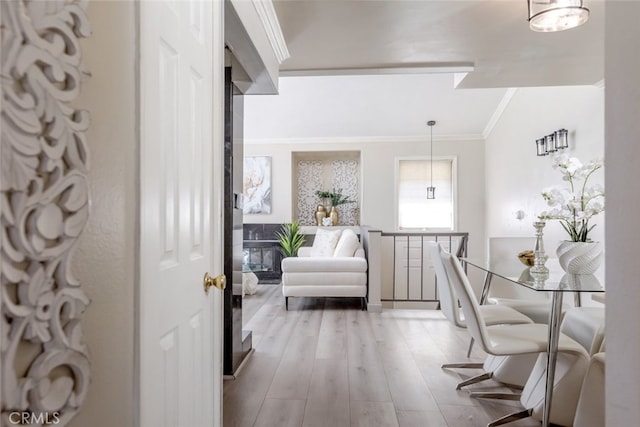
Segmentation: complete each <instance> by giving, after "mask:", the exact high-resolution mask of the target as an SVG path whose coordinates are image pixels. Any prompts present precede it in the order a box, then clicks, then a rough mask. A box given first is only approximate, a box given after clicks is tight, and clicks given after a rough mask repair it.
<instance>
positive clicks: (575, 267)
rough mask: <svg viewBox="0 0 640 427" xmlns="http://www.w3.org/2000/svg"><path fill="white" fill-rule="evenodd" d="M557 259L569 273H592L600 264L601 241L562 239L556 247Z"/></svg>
mask: <svg viewBox="0 0 640 427" xmlns="http://www.w3.org/2000/svg"><path fill="white" fill-rule="evenodd" d="M556 254H557V255H558V261H559V262H560V266H561V267H562V269H563V270H564V271H566V272H567V273H570V274H593V273H595V271H596V270H597V269H598V267H600V264H602V243H600V242H570V241H568V240H564V241H563V242H562V243H560V246H558V249H556Z"/></svg>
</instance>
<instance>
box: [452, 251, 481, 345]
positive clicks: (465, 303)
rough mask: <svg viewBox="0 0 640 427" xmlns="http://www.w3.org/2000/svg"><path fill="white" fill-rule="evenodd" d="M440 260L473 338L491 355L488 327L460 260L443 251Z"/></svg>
mask: <svg viewBox="0 0 640 427" xmlns="http://www.w3.org/2000/svg"><path fill="white" fill-rule="evenodd" d="M440 258H441V259H442V263H443V264H444V267H445V271H446V272H447V277H448V278H449V283H450V284H451V286H452V287H453V289H454V292H455V293H456V294H457V296H458V299H459V301H460V305H461V306H462V312H463V313H464V320H465V322H466V325H467V329H469V333H470V334H471V336H472V337H473V338H474V339H475V340H476V341H477V342H478V343H480V345H481V346H482V348H483V350H484V351H486V352H487V353H489V354H492V350H491V343H490V342H489V339H488V332H487V327H486V325H485V323H484V319H483V318H482V314H480V309H479V307H480V305H479V304H478V300H477V299H476V296H475V294H474V293H473V289H471V284H470V283H469V279H467V275H466V274H465V272H464V270H463V269H462V266H461V265H460V261H458V258H456V257H455V256H453V255H451V254H450V253H448V252H445V251H444V250H442V251H441V252H440Z"/></svg>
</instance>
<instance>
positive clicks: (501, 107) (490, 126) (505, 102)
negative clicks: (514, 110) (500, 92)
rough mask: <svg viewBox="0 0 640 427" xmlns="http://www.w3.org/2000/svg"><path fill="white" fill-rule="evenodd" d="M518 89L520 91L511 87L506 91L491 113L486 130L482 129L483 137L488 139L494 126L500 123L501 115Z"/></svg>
mask: <svg viewBox="0 0 640 427" xmlns="http://www.w3.org/2000/svg"><path fill="white" fill-rule="evenodd" d="M517 91H518V89H517V88H509V89H507V91H506V92H505V93H504V96H503V97H502V99H501V100H500V103H499V104H498V106H497V107H496V110H495V111H494V112H493V114H492V115H491V118H489V121H488V122H487V126H485V128H484V131H482V139H485V140H486V139H487V138H488V137H489V134H490V133H491V132H492V131H493V128H494V127H495V126H496V124H497V123H498V120H500V117H502V114H503V113H504V110H506V109H507V106H508V105H509V103H510V102H511V99H512V98H513V95H515V94H516V92H517Z"/></svg>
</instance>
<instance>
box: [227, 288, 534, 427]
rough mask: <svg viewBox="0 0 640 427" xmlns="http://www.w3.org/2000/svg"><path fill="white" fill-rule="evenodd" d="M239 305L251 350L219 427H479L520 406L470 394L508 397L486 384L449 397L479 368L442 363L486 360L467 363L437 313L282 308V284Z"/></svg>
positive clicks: (296, 304) (326, 304) (462, 344)
mask: <svg viewBox="0 0 640 427" xmlns="http://www.w3.org/2000/svg"><path fill="white" fill-rule="evenodd" d="M263 291H264V292H263ZM254 297H255V298H254ZM251 298H253V299H251ZM245 301H246V302H247V304H246V305H247V311H246V314H247V317H245V318H244V322H243V323H244V325H245V329H249V330H253V331H254V341H253V344H254V349H255V351H254V353H253V355H252V356H251V358H250V359H249V361H248V362H247V364H246V365H245V367H244V369H243V370H242V371H241V373H240V376H239V377H238V378H237V379H236V380H232V381H225V384H224V426H225V427H229V426H232V427H235V426H237V427H252V426H259V427H269V426H278V427H280V426H290V427H294V426H303V425H305V426H328V427H342V426H350V425H353V426H360V425H362V426H371V427H378V426H380V427H386V426H399V427H413V426H420V427H422V426H428V427H445V426H446V427H480V426H485V425H486V423H487V422H489V421H491V420H493V419H496V418H498V417H500V416H502V415H505V414H508V413H511V412H514V411H516V410H518V409H519V408H520V406H519V403H518V402H517V401H511V402H506V401H495V400H486V399H485V400H483V399H471V398H470V397H469V391H470V390H475V391H480V390H486V389H488V390H491V391H509V389H507V388H505V387H503V386H501V385H500V384H499V383H496V382H495V381H492V380H490V381H487V382H485V383H482V384H478V385H474V386H471V387H470V388H469V390H461V391H456V390H455V385H456V384H457V383H458V382H459V381H460V380H461V379H462V378H467V377H469V376H471V375H474V374H476V373H479V372H480V370H443V369H442V368H441V365H442V364H443V363H451V362H463V361H482V360H483V359H484V357H485V356H486V355H485V353H484V352H483V351H482V349H481V348H479V346H478V345H476V346H474V350H473V352H472V355H471V358H469V359H468V358H467V357H466V351H467V346H468V343H469V341H468V339H469V334H468V332H467V331H466V330H465V329H460V328H456V327H455V326H454V325H452V324H451V323H450V322H449V321H447V320H446V319H445V318H444V316H443V315H442V313H441V312H440V311H437V310H400V309H396V310H391V309H388V310H384V311H383V312H382V313H369V312H366V311H361V310H359V305H358V301H357V300H356V299H348V298H291V299H290V300H289V310H288V311H287V310H285V309H284V298H283V297H282V294H281V288H280V286H265V287H264V288H260V289H259V292H258V293H257V294H256V295H252V296H250V297H246V298H245ZM535 425H539V422H538V421H536V420H533V419H528V420H521V421H518V422H516V423H513V426H514V427H516V426H517V427H532V426H535Z"/></svg>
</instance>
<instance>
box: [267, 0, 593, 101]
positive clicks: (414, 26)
mask: <svg viewBox="0 0 640 427" xmlns="http://www.w3.org/2000/svg"><path fill="white" fill-rule="evenodd" d="M274 6H275V9H276V13H277V15H278V19H279V21H280V26H281V27H282V32H283V34H284V37H285V40H286V42H287V46H288V48H289V52H290V54H291V57H290V58H289V59H287V60H285V61H284V63H283V64H282V65H281V70H282V71H283V72H284V73H285V74H286V73H287V72H294V71H295V72H298V73H300V72H304V73H311V74H323V73H331V72H335V70H337V69H354V68H385V69H388V68H396V67H403V68H407V67H409V68H411V67H450V66H469V65H471V66H473V68H474V71H473V72H471V73H470V74H469V75H468V76H467V77H466V78H465V79H464V80H463V81H462V83H461V84H460V87H474V88H480V87H483V88H485V87H522V86H559V85H590V84H594V83H596V82H598V81H599V80H601V79H602V78H603V75H604V65H603V64H604V3H603V2H602V0H600V1H593V0H592V1H589V0H587V6H588V7H589V8H590V9H591V16H590V19H589V21H587V23H586V24H585V25H583V26H581V27H578V28H575V29H571V30H567V31H562V32H557V33H536V32H533V31H531V30H530V29H529V26H528V22H527V3H526V1H525V0H497V1H496V0H471V1H458V0H447V1H432V0H414V1H401V0H387V1H383V0H379V1H365V0H274Z"/></svg>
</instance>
